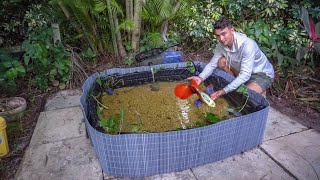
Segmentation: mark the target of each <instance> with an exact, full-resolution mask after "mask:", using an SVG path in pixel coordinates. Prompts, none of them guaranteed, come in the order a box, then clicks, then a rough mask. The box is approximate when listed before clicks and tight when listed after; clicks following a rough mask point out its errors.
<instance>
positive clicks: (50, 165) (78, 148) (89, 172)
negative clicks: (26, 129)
mask: <svg viewBox="0 0 320 180" xmlns="http://www.w3.org/2000/svg"><path fill="white" fill-rule="evenodd" d="M17 179H18V180H30V179H68V180H72V179H75V180H77V179H86V180H87V179H88V180H89V179H92V180H96V179H102V171H101V168H100V165H99V162H98V159H97V158H96V156H95V154H94V152H93V149H92V147H91V145H90V143H89V141H88V140H87V139H86V137H76V138H70V139H66V140H62V141H56V142H52V143H47V144H41V145H37V146H31V147H30V148H28V150H27V151H26V154H25V157H24V161H23V163H22V165H21V173H20V174H19V176H18V177H17Z"/></svg>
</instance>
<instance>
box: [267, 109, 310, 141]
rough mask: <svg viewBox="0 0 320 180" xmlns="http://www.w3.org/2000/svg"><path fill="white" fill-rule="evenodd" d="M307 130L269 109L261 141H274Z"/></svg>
mask: <svg viewBox="0 0 320 180" xmlns="http://www.w3.org/2000/svg"><path fill="white" fill-rule="evenodd" d="M307 129H308V128H307V127H305V126H303V125H301V124H299V123H297V122H296V121H294V120H292V119H290V118H289V117H288V116H286V115H284V114H281V113H280V112H279V111H277V110H275V109H273V108H270V110H269V115H268V120H267V126H266V131H265V134H264V138H263V140H264V141H266V140H270V139H276V138H278V137H282V136H286V135H289V134H293V133H297V132H302V131H305V130H307Z"/></svg>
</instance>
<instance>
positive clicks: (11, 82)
mask: <svg viewBox="0 0 320 180" xmlns="http://www.w3.org/2000/svg"><path fill="white" fill-rule="evenodd" d="M25 73H26V69H25V67H24V66H23V65H22V63H21V62H20V61H19V60H18V58H16V57H13V56H11V55H10V54H8V53H7V52H5V51H4V50H0V87H1V89H2V90H10V91H11V93H12V91H14V90H16V86H17V84H16V80H17V78H19V77H21V76H23V75H25Z"/></svg>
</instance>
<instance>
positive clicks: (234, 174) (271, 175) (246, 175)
mask: <svg viewBox="0 0 320 180" xmlns="http://www.w3.org/2000/svg"><path fill="white" fill-rule="evenodd" d="M192 171H193V173H194V175H195V176H196V177H197V179H198V180H202V179H203V180H205V179H219V180H223V179H237V180H241V179H243V180H249V179H288V180H289V179H294V178H293V177H291V176H290V175H288V174H287V173H286V172H285V171H284V170H283V169H282V168H281V167H279V166H278V165H277V164H276V163H275V162H274V161H272V160H271V159H270V158H269V157H268V156H267V155H266V154H265V153H263V152H262V151H261V150H260V149H258V148H255V149H253V150H250V151H247V152H245V153H243V154H239V155H236V156H233V157H229V158H227V159H225V160H223V161H218V162H215V163H211V164H207V165H204V166H200V167H197V168H192Z"/></svg>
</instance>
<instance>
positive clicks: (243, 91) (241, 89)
mask: <svg viewBox="0 0 320 180" xmlns="http://www.w3.org/2000/svg"><path fill="white" fill-rule="evenodd" d="M237 92H239V93H241V94H243V95H244V96H245V97H247V99H246V102H245V103H244V104H243V106H242V107H241V108H240V110H239V111H238V112H241V111H242V110H243V109H244V107H245V106H246V105H247V102H248V99H249V92H248V88H247V86H245V85H243V84H242V85H241V86H240V87H238V89H237Z"/></svg>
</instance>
